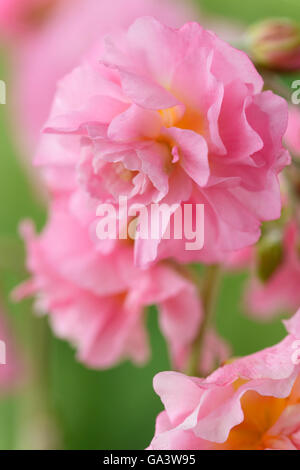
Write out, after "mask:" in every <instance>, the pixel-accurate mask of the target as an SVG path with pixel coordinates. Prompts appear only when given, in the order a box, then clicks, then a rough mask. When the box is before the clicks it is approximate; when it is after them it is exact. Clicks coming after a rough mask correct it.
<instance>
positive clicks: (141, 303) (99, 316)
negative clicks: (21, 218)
mask: <svg viewBox="0 0 300 470" xmlns="http://www.w3.org/2000/svg"><path fill="white" fill-rule="evenodd" d="M77 207H78V206H77ZM22 232H23V236H24V237H25V240H26V244H27V250H28V262H27V266H28V270H29V271H30V273H31V274H32V279H31V280H30V281H28V282H26V283H25V284H24V285H23V286H21V287H20V288H19V289H17V291H16V293H15V296H16V297H17V298H20V297H23V296H28V295H32V294H37V302H36V307H37V309H38V310H39V311H42V312H49V314H50V321H51V324H52V326H53V329H54V331H55V333H56V334H57V335H58V336H60V337H62V338H65V339H68V340H69V341H70V342H71V343H72V344H73V345H74V346H75V348H76V349H77V351H78V358H79V359H80V360H81V361H83V362H84V363H85V364H87V365H89V366H91V367H96V368H105V367H109V366H111V365H114V364H115V363H116V362H119V361H120V360H121V359H124V358H131V359H132V360H133V361H135V362H137V363H142V362H144V361H145V360H146V359H147V358H148V341H147V333H146V328H145V324H144V323H145V307H147V306H150V305H153V304H157V305H158V306H159V318H160V320H159V321H160V327H161V330H162V332H163V334H164V336H165V337H166V339H167V341H168V344H169V348H170V352H171V356H172V357H173V359H174V361H175V365H176V360H177V357H179V356H180V355H181V351H182V350H185V349H186V347H187V346H188V345H189V344H190V342H191V341H192V340H193V339H194V337H195V334H196V332H197V331H198V327H199V324H200V322H201V320H202V307H201V302H200V300H199V298H198V292H197V288H196V286H194V285H193V284H192V283H191V282H190V281H189V280H187V279H186V278H184V277H183V276H182V275H180V274H179V273H177V272H176V270H175V269H173V268H172V267H171V266H169V265H168V264H165V263H160V264H158V265H156V266H154V267H153V268H151V269H150V270H143V271H141V270H139V269H138V268H136V267H135V266H134V265H133V249H132V246H131V245H130V244H129V242H127V241H124V240H123V241H120V242H117V243H114V245H113V247H111V246H110V247H109V249H108V250H104V249H103V246H101V250H100V246H97V244H96V243H95V242H94V241H93V240H92V237H91V236H90V233H89V229H88V226H87V225H85V224H84V223H83V222H82V221H80V220H79V219H78V218H77V217H75V215H74V214H72V212H71V211H70V208H69V202H68V200H67V199H66V198H65V197H64V198H59V199H56V200H54V201H53V202H52V206H51V215H50V219H49V222H48V224H47V226H46V228H45V229H44V231H43V233H42V234H41V235H40V236H37V235H35V234H34V232H33V228H32V227H31V225H28V224H26V223H25V225H24V226H23V228H22Z"/></svg>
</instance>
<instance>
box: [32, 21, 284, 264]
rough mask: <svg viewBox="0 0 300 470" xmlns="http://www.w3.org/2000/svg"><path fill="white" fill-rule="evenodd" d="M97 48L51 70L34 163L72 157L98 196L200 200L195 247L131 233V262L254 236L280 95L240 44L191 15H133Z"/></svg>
mask: <svg viewBox="0 0 300 470" xmlns="http://www.w3.org/2000/svg"><path fill="white" fill-rule="evenodd" d="M100 49H103V50H102V51H101V53H100V52H99V54H97V53H96V54H95V57H96V58H97V61H95V60H90V61H87V62H85V63H84V64H83V65H82V66H81V67H79V68H77V69H75V70H74V71H73V72H72V73H71V74H70V75H68V76H67V77H66V78H65V79H64V80H63V81H61V83H60V86H59V89H58V92H57V95H56V99H55V102H54V106H53V109H52V113H51V117H50V119H49V121H48V123H47V126H46V131H47V133H48V135H46V136H45V137H44V139H45V141H44V142H42V144H41V145H42V147H41V148H42V150H41V151H40V153H39V157H38V163H39V164H41V165H44V166H45V167H46V168H47V170H48V171H49V169H51V171H52V172H53V171H55V170H56V173H60V171H61V169H62V168H63V169H64V171H67V170H68V168H69V171H70V168H71V167H72V171H73V169H74V163H76V164H77V174H78V178H79V180H80V182H81V184H82V185H83V186H84V187H85V190H86V191H87V192H88V193H89V194H90V195H91V197H93V198H96V199H97V200H98V201H99V202H102V201H114V200H115V199H117V198H118V196H120V195H124V196H127V197H128V199H129V202H130V203H136V202H138V203H142V204H146V205H148V204H150V203H152V202H157V203H167V204H169V205H173V212H175V211H176V207H177V208H178V209H177V210H179V209H180V205H181V204H182V203H183V202H189V203H192V204H201V203H202V204H204V205H205V244H204V248H203V249H202V250H201V251H198V252H195V251H187V250H185V249H184V244H185V242H186V240H174V241H173V243H172V242H170V241H169V240H149V239H148V240H142V239H138V240H137V241H136V244H135V255H136V260H137V262H138V264H139V265H143V266H144V265H149V264H150V263H151V262H153V261H154V260H155V259H161V258H166V257H170V256H173V257H175V258H176V259H177V260H178V261H180V262H189V261H192V260H195V259H198V260H200V261H204V262H214V261H220V260H222V259H224V257H225V256H227V254H228V253H229V252H230V251H232V250H237V249H240V248H243V247H245V246H248V245H251V244H253V243H255V242H256V241H257V239H258V238H259V236H260V224H261V222H262V221H264V220H271V219H276V218H278V217H279V215H280V210H281V201H280V190H279V183H278V173H279V172H280V171H281V170H282V168H283V167H284V166H285V165H287V164H288V163H289V155H288V153H287V152H286V151H285V150H284V149H283V147H282V137H283V134H284V133H285V131H286V126H287V106H286V103H285V101H284V100H283V99H282V98H280V97H278V96H276V95H273V93H271V92H262V85H263V82H262V78H261V77H260V75H259V74H258V73H257V72H256V70H255V68H254V66H253V64H252V63H251V61H250V60H249V58H248V57H247V55H246V54H244V53H243V52H241V51H238V50H236V49H233V48H232V47H230V46H229V45H228V44H226V43H225V42H223V41H222V40H220V39H219V38H218V37H217V36H215V35H214V34H213V33H211V32H208V31H205V30H204V29H203V28H202V27H201V26H200V25H199V24H197V23H188V24H186V25H185V26H183V27H182V28H181V29H179V30H174V29H170V28H168V27H166V26H163V25H162V24H161V23H159V22H158V21H156V20H155V19H153V18H141V19H139V20H137V21H136V22H135V23H134V24H133V25H132V26H131V27H130V28H129V29H128V31H127V32H126V33H124V32H120V33H119V34H117V35H112V36H109V37H107V38H106V39H105V41H104V43H103V44H102V45H101V47H100ZM98 56H99V57H98ZM100 59H101V61H102V64H99V60H100ZM49 134H50V135H49ZM80 138H83V139H82V140H81V141H80ZM79 152H80V155H81V156H80V157H79ZM72 180H73V182H74V181H75V179H74V176H73V178H72Z"/></svg>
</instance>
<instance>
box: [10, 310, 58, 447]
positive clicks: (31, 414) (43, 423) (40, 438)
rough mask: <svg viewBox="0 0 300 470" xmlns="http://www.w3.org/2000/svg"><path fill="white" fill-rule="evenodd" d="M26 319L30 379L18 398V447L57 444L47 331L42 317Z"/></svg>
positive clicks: (51, 445)
mask: <svg viewBox="0 0 300 470" xmlns="http://www.w3.org/2000/svg"><path fill="white" fill-rule="evenodd" d="M28 321H29V322H30V329H29V330H30V332H29V338H28V340H29V342H30V362H31V364H30V365H31V371H30V380H29V381H28V384H27V385H26V387H25V390H24V391H23V393H22V396H21V402H20V406H21V409H20V423H19V438H18V442H17V445H16V448H17V449H21V450H23V449H24V450H52V449H58V448H60V442H59V441H60V436H59V433H58V426H57V422H56V416H55V412H54V410H53V405H52V397H51V380H50V349H49V346H50V341H51V338H50V331H49V327H48V325H47V321H46V319H45V318H34V317H31V318H28Z"/></svg>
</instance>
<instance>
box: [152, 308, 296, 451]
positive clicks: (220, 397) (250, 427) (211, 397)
mask: <svg viewBox="0 0 300 470" xmlns="http://www.w3.org/2000/svg"><path fill="white" fill-rule="evenodd" d="M286 326H287V330H288V332H289V335H288V336H287V337H286V338H285V339H284V340H283V341H282V342H281V343H279V344H278V345H276V346H274V347H271V348H268V349H265V350H263V351H260V352H258V353H256V354H253V355H251V356H247V357H245V358H242V359H238V360H234V361H233V362H232V363H230V364H228V365H225V366H224V367H222V368H220V369H218V370H217V371H215V372H214V373H213V374H212V375H210V376H209V377H208V378H206V379H199V378H196V377H187V376H185V375H183V374H179V373H176V372H163V373H160V374H158V375H157V376H156V377H155V378H154V389H155V391H156V393H157V394H158V395H159V396H160V397H161V400H162V402H163V404H164V407H165V411H163V412H162V413H161V414H160V415H159V416H158V418H157V423H156V432H155V437H154V439H153V441H152V443H151V445H150V449H157V450H160V449H166V450H169V449H176V450H178V449H181V450H188V449H190V450H201V449H225V450H238V449H249V450H255V449H257V450H263V449H281V450H283V449H286V450H287V449H289V450H300V361H299V353H300V348H299V346H298V345H299V344H300V341H299V339H300V311H299V312H298V313H297V314H296V315H295V317H294V318H293V319H292V320H290V321H289V322H286ZM297 348H298V349H297Z"/></svg>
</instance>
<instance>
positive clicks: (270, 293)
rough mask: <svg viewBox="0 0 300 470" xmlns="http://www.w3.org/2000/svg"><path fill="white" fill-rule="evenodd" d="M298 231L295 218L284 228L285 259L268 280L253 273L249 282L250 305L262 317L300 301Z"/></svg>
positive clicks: (291, 310)
mask: <svg viewBox="0 0 300 470" xmlns="http://www.w3.org/2000/svg"><path fill="white" fill-rule="evenodd" d="M298 241H299V235H298V230H297V225H296V222H291V223H290V224H289V225H288V226H287V227H286V229H285V235H284V240H283V247H284V254H283V259H282V262H281V263H280V264H279V266H278V267H277V268H276V269H275V271H274V273H273V274H272V276H271V277H270V279H268V280H267V281H266V282H264V283H263V282H260V281H259V280H258V279H257V278H256V277H254V276H253V277H252V279H251V281H250V284H249V285H248V286H247V290H246V299H245V303H246V306H247V309H249V311H250V312H251V313H252V314H253V315H255V316H258V317H260V318H268V317H272V316H274V314H276V313H277V314H278V313H282V312H284V311H288V312H293V311H294V310H295V309H296V308H297V307H298V306H299V304H300V291H299V285H300V256H299V246H298Z"/></svg>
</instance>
